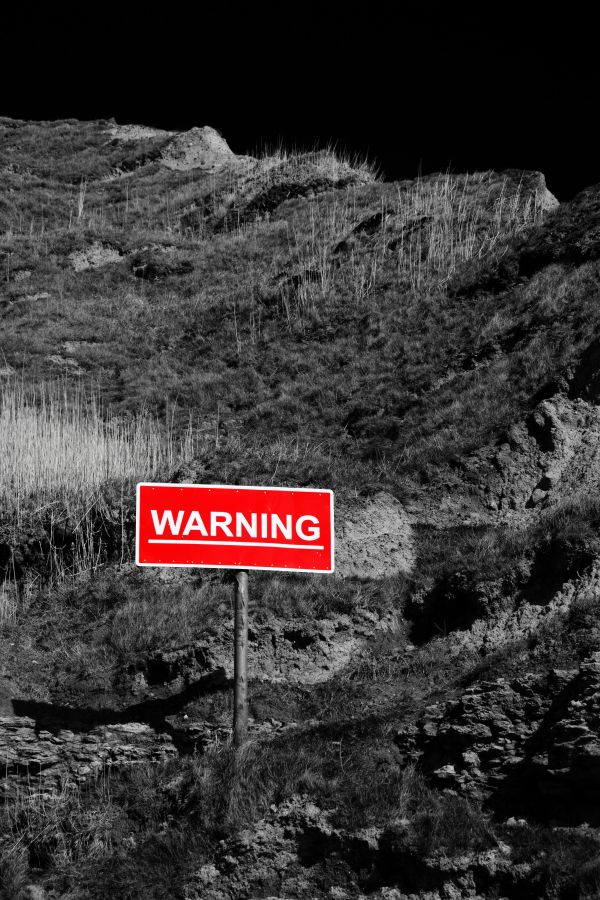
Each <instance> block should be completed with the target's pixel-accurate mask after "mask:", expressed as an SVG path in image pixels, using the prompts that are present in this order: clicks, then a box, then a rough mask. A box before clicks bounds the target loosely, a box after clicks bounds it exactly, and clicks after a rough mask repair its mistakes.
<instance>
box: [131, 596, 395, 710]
mask: <svg viewBox="0 0 600 900" xmlns="http://www.w3.org/2000/svg"><path fill="white" fill-rule="evenodd" d="M396 625H397V622H396V617H395V616H394V615H392V614H389V615H384V616H380V615H379V614H378V613H376V612H373V611H370V610H359V611H357V612H356V613H354V614H353V615H352V616H350V615H343V614H340V615H337V616H335V617H333V616H332V617H330V618H322V619H316V620H312V621H311V620H298V619H290V620H285V619H275V618H273V619H272V620H271V621H270V622H269V623H268V624H261V625H260V626H258V625H257V626H253V625H252V624H251V625H250V627H249V631H248V640H249V647H248V670H249V677H250V678H251V679H252V680H256V681H269V682H271V683H281V682H284V683H291V684H318V683H319V682H322V681H326V680H327V679H329V678H331V677H332V676H333V675H334V674H335V673H336V672H338V671H340V670H341V669H343V667H344V666H346V665H347V664H348V663H349V662H350V660H352V659H356V657H357V655H358V654H360V653H361V651H362V649H363V648H364V646H365V644H366V641H367V640H368V639H369V638H370V637H372V636H373V635H374V634H383V633H385V632H389V631H393V630H394V629H395V628H396ZM128 672H129V677H130V678H131V679H133V682H132V683H133V684H134V686H135V689H136V691H138V692H140V691H143V690H144V689H146V688H148V687H152V686H156V685H165V684H168V685H169V686H170V687H171V688H172V689H176V688H183V687H185V686H187V685H190V684H194V683H196V682H198V681H201V680H203V681H205V682H207V683H208V682H210V684H211V685H213V686H214V685H224V684H226V683H227V682H228V681H229V680H230V679H231V678H232V677H233V626H232V624H231V623H227V624H224V625H223V626H221V627H220V628H219V630H218V633H217V634H213V635H207V636H206V638H204V639H202V640H199V641H196V642H194V643H193V644H188V645H186V646H184V647H175V648H172V649H169V650H158V651H156V652H155V653H152V654H150V655H149V656H147V657H143V658H140V659H138V660H137V661H136V662H135V663H134V664H132V665H131V666H130V667H129V668H128Z"/></svg>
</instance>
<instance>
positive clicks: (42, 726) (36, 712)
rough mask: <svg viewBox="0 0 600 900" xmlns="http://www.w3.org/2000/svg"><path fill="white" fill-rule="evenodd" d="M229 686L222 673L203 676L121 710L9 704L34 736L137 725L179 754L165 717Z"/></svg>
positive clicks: (25, 702)
mask: <svg viewBox="0 0 600 900" xmlns="http://www.w3.org/2000/svg"><path fill="white" fill-rule="evenodd" d="M231 684H232V680H231V679H227V678H226V677H225V673H224V672H223V673H219V674H217V675H216V676H215V673H211V674H209V675H205V676H204V677H203V678H200V679H199V680H198V681H195V682H194V683H193V684H190V685H188V686H187V687H185V688H184V689H183V690H182V691H180V692H179V693H178V694H172V695H171V696H168V697H160V698H152V699H149V700H143V701H141V702H139V703H133V704H132V705H131V706H127V707H125V708H124V709H110V708H106V707H105V708H100V709H94V708H92V707H85V706H81V707H77V706H64V705H61V704H54V703H46V702H44V701H40V700H22V699H21V700H19V699H13V700H12V707H13V711H14V714H15V715H16V716H27V717H28V718H30V719H33V720H34V721H35V733H36V735H39V734H40V732H42V731H48V732H50V733H51V734H57V733H58V732H59V731H62V730H67V731H73V732H79V733H81V732H83V733H87V732H89V731H92V729H94V728H97V727H98V726H102V725H123V724H125V723H128V722H140V723H142V724H145V725H150V726H151V727H152V728H153V729H154V730H155V731H156V732H158V733H166V734H169V735H170V736H171V737H172V739H173V743H174V744H175V745H176V746H177V749H178V750H180V751H181V750H182V749H183V747H182V746H180V745H181V744H182V738H181V735H180V734H179V733H178V732H177V731H176V730H175V729H174V728H173V726H172V725H171V723H170V722H168V721H167V717H168V716H173V715H176V714H177V713H179V712H181V711H182V710H183V709H185V707H186V706H187V705H188V703H191V702H192V701H194V700H196V699H198V697H201V696H204V695H206V694H212V693H216V692H217V691H221V690H223V689H224V688H226V687H228V686H230V685H231Z"/></svg>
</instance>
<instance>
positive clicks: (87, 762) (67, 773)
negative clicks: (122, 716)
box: [0, 715, 177, 797]
mask: <svg viewBox="0 0 600 900" xmlns="http://www.w3.org/2000/svg"><path fill="white" fill-rule="evenodd" d="M44 726H45V727H44ZM46 729H48V730H46ZM176 754H177V750H176V748H175V746H174V744H173V742H172V740H171V738H170V736H169V735H167V734H157V733H156V732H155V731H154V730H153V729H152V728H151V727H150V726H149V725H146V724H142V723H140V722H125V723H122V724H114V725H98V726H96V727H95V728H91V729H89V730H85V729H82V730H80V731H70V730H68V729H65V728H60V727H53V726H52V725H51V724H49V723H39V722H37V721H36V720H35V719H32V718H30V717H27V716H15V715H2V716H0V759H1V760H2V772H1V773H0V797H11V796H13V795H14V793H15V792H16V791H17V790H21V789H24V788H27V786H28V785H29V784H30V782H31V780H32V779H34V780H35V784H36V785H41V787H43V789H44V790H49V791H52V790H57V789H59V788H60V786H61V784H63V783H64V782H66V781H75V782H81V781H85V780H86V779H87V778H89V777H90V776H92V775H95V774H97V773H98V772H101V771H102V770H103V769H104V768H105V767H112V766H123V765H133V764H139V763H148V762H163V761H165V760H167V759H169V758H170V757H173V756H175V755H176Z"/></svg>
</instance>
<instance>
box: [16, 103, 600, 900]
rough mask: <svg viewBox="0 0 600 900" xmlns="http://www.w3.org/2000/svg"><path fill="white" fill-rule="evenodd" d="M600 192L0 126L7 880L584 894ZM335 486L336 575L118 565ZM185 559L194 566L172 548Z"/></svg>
mask: <svg viewBox="0 0 600 900" xmlns="http://www.w3.org/2000/svg"><path fill="white" fill-rule="evenodd" d="M599 222H600V188H595V187H591V188H589V189H587V190H585V191H583V192H582V193H581V194H579V195H578V196H577V197H575V198H574V199H573V200H572V201H570V202H568V203H563V204H559V203H558V201H557V200H556V199H555V198H554V197H553V195H552V194H551V193H550V191H549V190H548V188H547V186H546V183H545V179H544V176H543V175H542V174H541V173H539V172H530V171H521V170H509V171H505V172H492V171H485V172H477V173H471V174H455V173H450V172H448V173H438V174H433V175H427V176H422V177H419V178H415V179H414V180H409V181H402V182H394V183H391V182H386V181H384V180H383V178H382V177H381V176H380V175H379V174H378V173H377V171H376V170H375V169H374V168H373V167H372V166H370V165H369V164H368V162H366V161H361V160H352V159H348V158H344V157H343V156H341V155H339V154H336V153H335V152H334V151H333V150H332V149H324V150H313V151H307V152H304V151H293V152H292V151H289V152H285V151H283V150H282V149H279V150H277V151H273V152H272V153H269V152H268V153H264V154H262V155H260V156H258V157H252V156H239V155H236V154H235V153H234V152H233V151H232V150H231V149H230V148H229V146H228V145H227V143H226V140H225V138H224V137H223V136H221V135H220V134H218V132H216V131H215V130H214V129H212V128H209V127H198V128H194V129H192V130H191V131H189V132H185V133H173V132H166V131H159V130H157V129H152V128H147V127H143V126H138V125H127V126H124V125H117V124H116V123H115V122H114V121H113V120H105V121H95V122H78V121H75V120H68V121H60V122H39V123H31V122H20V121H16V120H11V119H0V272H1V282H0V314H1V316H2V319H1V328H0V504H1V506H0V585H1V587H0V759H2V760H4V761H5V764H4V771H3V773H2V774H0V796H1V797H2V799H3V806H2V812H1V813H0V815H1V816H2V819H1V825H0V897H1V898H2V900H17V898H18V900H22V898H26V897H30V898H33V897H35V898H38V900H40V898H44V897H47V898H59V897H66V898H70V900H88V898H103V897H108V896H110V897H114V898H140V900H141V898H142V897H144V898H166V897H168V898H171V897H172V898H178V900H234V898H258V897H262V898H268V897H281V898H290V900H292V898H307V900H308V898H321V897H323V898H325V897H327V898H337V900H343V898H348V900H351V898H352V900H353V898H365V897H369V898H373V900H383V898H386V900H402V898H412V900H414V898H421V900H437V898H440V900H441V898H459V897H472V898H478V897H481V898H492V897H494V898H500V897H503V898H504V897H505V898H513V897H514V898H517V897H532V898H535V897H538V898H565V900H566V898H584V897H587V898H592V897H597V896H598V895H599V893H600V816H599V815H598V803H597V799H598V794H599V792H600V769H599V768H598V763H597V760H598V757H599V754H600V745H599V742H598V726H599V721H598V703H599V699H598V698H599V697H600V612H598V607H597V596H598V584H599V583H600V568H599V559H600V540H599V536H600V502H599V501H598V499H597V489H598V486H599V482H600V467H599V466H598V461H599V456H600V412H599V410H598V405H597V404H598V397H599V396H600V350H599V348H600V304H599V303H598V292H599V290H600V230H599ZM150 479H155V480H159V479H163V480H167V479H168V480H174V481H181V482H197V483H203V482H210V483H233V484H236V483H237V484H278V485H284V486H317V487H323V488H333V489H334V491H335V492H336V530H337V533H336V541H337V557H336V559H337V571H336V574H335V575H334V576H306V577H305V576H300V575H282V574H280V573H273V574H271V573H253V574H252V577H251V597H252V612H251V632H250V642H251V643H250V678H251V683H250V712H251V717H252V718H251V728H250V731H251V740H250V741H249V743H248V746H247V748H246V749H245V751H244V754H243V758H242V759H241V760H240V759H239V758H238V759H236V758H235V755H234V754H233V752H232V750H231V748H230V734H231V678H232V666H233V656H232V621H231V618H232V616H231V598H232V587H231V584H230V583H229V581H228V578H227V575H226V574H223V573H220V572H214V571H202V570H196V571H194V570H179V571H177V570H175V571H173V570H171V571H168V570H151V569H146V570H140V569H136V567H135V565H133V563H132V551H133V540H134V526H135V522H134V517H135V509H134V492H133V488H134V485H135V483H136V481H138V480H150ZM199 572H200V574H198V573H199Z"/></svg>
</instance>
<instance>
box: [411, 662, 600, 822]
mask: <svg viewBox="0 0 600 900" xmlns="http://www.w3.org/2000/svg"><path fill="white" fill-rule="evenodd" d="M599 726H600V655H599V654H594V656H593V657H592V658H590V659H589V660H587V661H586V662H584V663H582V664H581V666H580V668H579V670H558V669H554V670H551V671H550V672H549V673H548V674H547V675H537V674H526V675H523V676H522V677H520V678H515V679H511V680H507V679H504V678H497V679H493V680H490V681H481V682H479V683H478V684H476V685H473V686H472V687H470V688H468V689H467V690H466V691H465V692H464V694H463V695H462V697H460V699H458V700H453V701H450V702H447V703H441V704H433V705H432V706H429V707H428V708H427V710H426V713H425V715H424V716H423V718H422V719H421V721H420V722H419V724H418V726H417V727H415V726H406V727H404V728H403V729H402V730H401V731H400V732H399V734H398V743H399V745H400V746H401V747H402V748H403V749H404V750H405V752H406V754H407V757H410V758H413V759H420V760H421V764H422V765H423V766H424V768H425V769H426V771H428V772H429V773H430V774H431V775H432V777H433V779H434V781H435V782H437V783H438V784H439V785H440V786H443V787H452V788H454V789H457V790H460V792H461V793H464V794H467V795H470V796H472V797H475V798H478V799H485V800H489V801H490V802H491V803H492V805H494V806H496V807H497V808H498V809H499V810H500V811H506V810H507V809H512V810H519V809H521V810H527V811H528V812H529V813H531V811H532V810H533V811H535V812H536V813H537V814H538V815H541V816H544V817H549V818H552V819H558V820H559V821H560V820H562V821H569V822H585V821H588V822H589V821H593V822H596V821H597V820H598V801H599V800H600V739H599V736H598V731H599Z"/></svg>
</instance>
